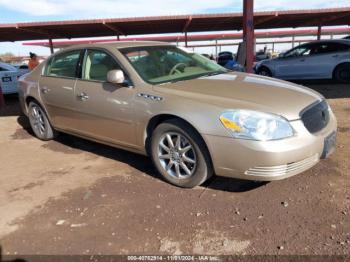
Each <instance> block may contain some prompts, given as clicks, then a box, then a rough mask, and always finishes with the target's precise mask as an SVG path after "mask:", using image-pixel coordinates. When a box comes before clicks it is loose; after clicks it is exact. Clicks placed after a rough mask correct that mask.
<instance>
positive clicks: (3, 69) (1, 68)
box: [0, 66, 8, 71]
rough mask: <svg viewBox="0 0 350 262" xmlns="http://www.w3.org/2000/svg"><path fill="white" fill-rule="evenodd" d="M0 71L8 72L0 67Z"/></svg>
mask: <svg viewBox="0 0 350 262" xmlns="http://www.w3.org/2000/svg"><path fill="white" fill-rule="evenodd" d="M0 71H8V70H6V69H5V68H3V67H1V66H0Z"/></svg>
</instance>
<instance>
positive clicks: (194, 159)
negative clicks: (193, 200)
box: [151, 119, 213, 188]
mask: <svg viewBox="0 0 350 262" xmlns="http://www.w3.org/2000/svg"><path fill="white" fill-rule="evenodd" d="M151 150H152V152H151V153H152V160H153V163H154V165H155V166H156V168H157V169H158V171H159V173H160V174H161V175H162V176H163V178H164V179H165V180H166V181H168V182H170V183H171V184H173V185H175V186H178V187H184V188H193V187H195V186H199V185H201V184H202V183H204V182H205V181H206V180H207V179H209V178H210V177H211V176H212V175H213V168H212V164H211V159H210V156H209V152H208V149H207V147H206V146H205V144H204V141H203V139H202V138H201V137H200V135H199V134H198V133H197V132H196V131H195V130H194V129H193V128H192V127H191V126H190V125H189V124H187V123H186V122H184V121H181V120H179V119H172V120H168V121H165V122H163V123H161V124H160V125H158V126H157V127H156V129H155V130H154V132H153V134H152V141H151Z"/></svg>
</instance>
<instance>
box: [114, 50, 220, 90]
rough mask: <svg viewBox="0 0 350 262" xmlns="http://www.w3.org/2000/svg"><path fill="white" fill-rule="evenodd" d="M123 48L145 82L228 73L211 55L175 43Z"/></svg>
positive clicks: (169, 80)
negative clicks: (188, 49)
mask: <svg viewBox="0 0 350 262" xmlns="http://www.w3.org/2000/svg"><path fill="white" fill-rule="evenodd" d="M120 51H121V52H122V53H123V54H124V55H125V56H126V58H127V59H128V60H129V61H130V63H131V65H132V66H133V67H134V68H135V70H136V71H137V73H138V74H139V75H140V76H141V78H142V79H143V80H144V81H146V82H148V83H150V84H155V85H156V84H161V83H166V82H176V81H181V80H188V79H193V78H198V77H201V76H206V75H214V74H221V73H225V72H227V69H225V68H223V67H221V66H219V65H218V64H216V63H215V62H213V61H211V60H209V59H208V58H206V57H204V56H202V55H199V54H195V53H190V52H188V51H186V50H184V49H181V48H177V47H175V46H147V47H132V48H125V49H121V50H120Z"/></svg>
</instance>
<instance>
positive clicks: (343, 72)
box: [333, 63, 350, 83]
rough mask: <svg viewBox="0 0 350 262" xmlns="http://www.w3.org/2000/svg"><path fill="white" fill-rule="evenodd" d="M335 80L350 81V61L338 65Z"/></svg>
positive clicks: (334, 75)
mask: <svg viewBox="0 0 350 262" xmlns="http://www.w3.org/2000/svg"><path fill="white" fill-rule="evenodd" d="M333 77H334V80H336V81H337V82H340V83H349V82H350V63H344V64H341V65H338V66H337V67H336V68H335V70H334V74H333Z"/></svg>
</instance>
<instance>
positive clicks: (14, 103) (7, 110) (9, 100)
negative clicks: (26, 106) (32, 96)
mask: <svg viewBox="0 0 350 262" xmlns="http://www.w3.org/2000/svg"><path fill="white" fill-rule="evenodd" d="M4 100H5V105H4V106H3V107H0V117H7V116H17V115H20V114H21V113H22V112H21V109H20V106H19V101H18V95H17V94H13V95H5V96H4Z"/></svg>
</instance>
